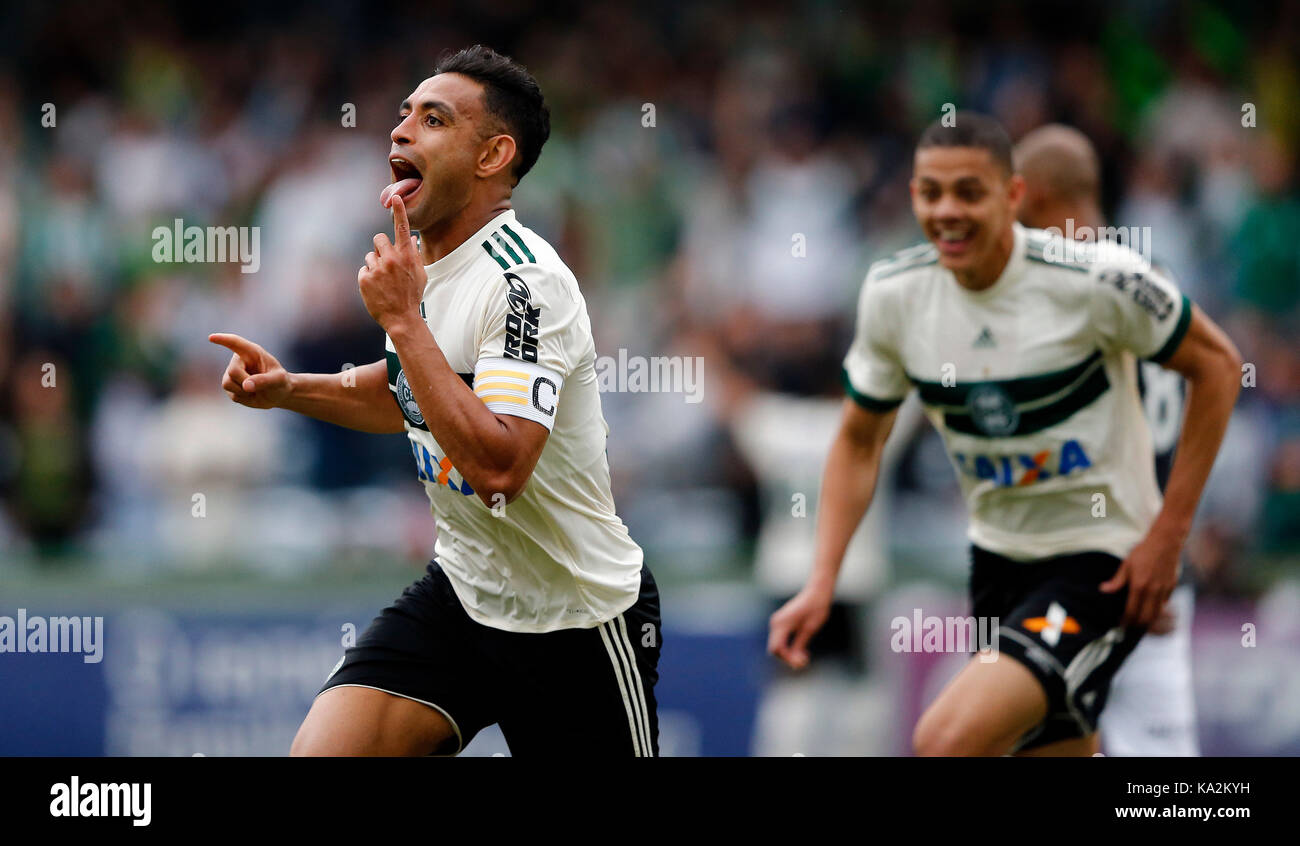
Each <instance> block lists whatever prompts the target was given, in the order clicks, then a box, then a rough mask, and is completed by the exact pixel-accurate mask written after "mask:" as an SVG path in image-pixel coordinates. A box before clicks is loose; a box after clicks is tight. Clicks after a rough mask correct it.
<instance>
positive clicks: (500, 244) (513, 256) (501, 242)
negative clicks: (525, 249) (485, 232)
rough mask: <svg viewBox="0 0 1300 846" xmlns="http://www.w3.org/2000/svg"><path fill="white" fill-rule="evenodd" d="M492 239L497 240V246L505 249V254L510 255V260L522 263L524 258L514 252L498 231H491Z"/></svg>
mask: <svg viewBox="0 0 1300 846" xmlns="http://www.w3.org/2000/svg"><path fill="white" fill-rule="evenodd" d="M492 240H493V241H496V242H497V246H498V247H500V248H501V249H503V250H505V253H506V255H508V256H510V260H511V261H513V262H514V263H515V264H523V263H524V260H523V259H521V258H520V257H519V253H516V252H515V251H514V249H512V248H511V246H510V244H509V243H508V242H507V241H506V239H505V238H502V237H501V235H500V233H497V232H493V233H492Z"/></svg>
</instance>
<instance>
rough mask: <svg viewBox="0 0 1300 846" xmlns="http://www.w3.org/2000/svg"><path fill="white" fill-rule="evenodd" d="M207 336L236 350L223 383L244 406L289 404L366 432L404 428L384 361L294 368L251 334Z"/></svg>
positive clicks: (234, 398)
mask: <svg viewBox="0 0 1300 846" xmlns="http://www.w3.org/2000/svg"><path fill="white" fill-rule="evenodd" d="M208 340H209V341H211V342H212V343H214V344H218V345H220V346H223V347H225V348H226V349H228V350H230V351H231V352H232V353H234V355H232V356H231V359H230V363H229V364H228V365H226V372H225V375H224V376H223V378H222V380H221V387H222V388H224V389H225V391H226V395H227V396H229V397H230V399H231V400H232V401H234V402H237V403H239V404H240V405H246V406H248V407H249V408H285V409H288V410H289V411H296V412H298V413H299V414H305V415H307V416H308V417H315V418H316V419H318V420H324V421H326V422H328V423H334V424H336V425H338V426H344V427H346V428H348V429H357V430H359V431H362V432H372V433H376V434H384V433H389V432H401V431H402V430H403V425H402V413H401V411H400V410H399V409H398V407H397V404H396V403H395V402H393V400H392V398H391V397H390V396H389V395H388V383H387V378H388V377H387V370H386V366H385V364H384V362H383V361H376V362H373V363H371V364H366V365H363V366H361V367H357V368H355V369H354V370H351V371H345V372H343V373H290V372H289V371H287V370H285V369H284V366H283V365H281V364H280V362H279V361H278V360H277V359H276V358H275V356H273V355H271V354H270V353H268V352H267V351H266V350H265V349H263V348H262V347H261V346H259V345H258V344H255V343H253V342H252V341H250V340H248V339H247V338H242V337H240V336H239V335H231V334H226V333H215V334H212V335H209V336H208Z"/></svg>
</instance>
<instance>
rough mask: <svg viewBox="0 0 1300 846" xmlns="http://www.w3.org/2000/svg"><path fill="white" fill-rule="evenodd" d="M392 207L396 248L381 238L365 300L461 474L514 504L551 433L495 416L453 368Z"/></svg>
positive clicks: (402, 223)
mask: <svg viewBox="0 0 1300 846" xmlns="http://www.w3.org/2000/svg"><path fill="white" fill-rule="evenodd" d="M390 202H391V206H392V209H393V235H394V241H393V242H392V243H390V242H389V240H388V237H387V236H386V235H384V234H382V233H381V234H379V235H376V236H375V240H374V243H375V249H374V251H373V252H370V253H368V254H367V255H366V266H365V267H363V268H361V270H360V272H359V273H358V274H357V284H358V286H359V288H360V290H361V298H362V299H363V300H364V301H365V304H366V308H367V310H369V312H370V316H371V317H373V318H374V319H375V322H376V323H378V324H379V325H380V326H382V327H384V331H386V332H387V333H388V337H389V338H390V339H391V340H392V342H393V347H394V349H396V350H397V355H398V358H399V359H400V360H401V362H402V369H403V371H404V372H405V373H406V378H407V380H408V381H409V383H410V385H411V391H412V393H413V394H414V395H415V401H416V403H418V405H419V407H420V408H421V410H423V412H424V415H425V419H426V421H427V423H428V425H429V430H430V431H431V432H433V433H434V436H435V437H437V439H438V443H439V444H440V445H441V446H442V448H443V449H445V450H446V452H447V456H448V457H449V458H450V459H451V461H452V463H453V464H454V466H455V467H456V469H457V470H459V471H460V473H461V475H462V476H463V477H464V478H465V480H466V481H467V482H469V484H470V486H471V487H472V488H473V489H474V492H475V493H476V494H477V495H478V497H479V499H481V500H482V501H483V502H484V503H485V504H487V505H489V506H495V505H498V504H500V499H501V497H504V498H505V501H506V502H512V501H514V500H515V499H516V498H517V497H518V496H519V495H520V493H522V491H523V489H524V486H525V485H526V484H527V483H528V479H529V478H530V477H531V476H532V472H533V469H534V468H535V467H536V466H537V461H538V459H539V458H540V457H541V454H542V448H543V447H544V446H546V439H547V436H548V435H549V433H550V430H549V428H548V427H547V426H546V425H544V424H542V423H539V422H537V421H536V420H535V419H528V418H525V417H519V416H513V415H511V414H496V413H493V412H492V411H491V410H490V409H489V408H488V406H487V405H485V404H484V401H483V400H482V399H480V398H479V396H478V395H477V394H475V393H474V391H473V390H472V389H471V388H470V387H469V386H468V385H466V384H465V383H464V382H463V381H462V380H461V378H460V377H459V376H458V375H457V374H456V371H455V370H453V369H452V368H451V365H449V364H448V363H447V358H446V356H445V355H443V352H442V350H441V349H440V348H439V347H438V344H437V342H436V341H435V340H434V337H433V333H431V332H430V331H429V326H428V324H427V323H425V321H424V318H423V317H422V316H421V315H420V310H419V306H420V295H421V292H422V291H423V289H424V280H425V275H424V267H423V265H422V264H421V262H420V254H419V251H418V248H417V247H416V239H415V238H414V237H412V235H411V225H410V222H409V221H408V220H407V217H406V204H405V202H404V201H403V200H402V198H401V197H400V196H397V195H394V196H393V197H392V198H391V199H390ZM521 272H522V271H521ZM540 340H541V339H539V342H540ZM520 366H522V365H520Z"/></svg>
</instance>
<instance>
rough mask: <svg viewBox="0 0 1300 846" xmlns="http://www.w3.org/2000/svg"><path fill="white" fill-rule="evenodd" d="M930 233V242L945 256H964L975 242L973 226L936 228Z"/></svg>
mask: <svg viewBox="0 0 1300 846" xmlns="http://www.w3.org/2000/svg"><path fill="white" fill-rule="evenodd" d="M932 231H933V232H934V237H933V238H932V239H931V240H932V241H933V242H934V243H935V245H936V246H937V247H938V248H939V252H941V253H943V254H944V255H946V256H959V255H962V254H964V253H965V252H966V251H967V250H968V249H970V245H971V244H972V243H974V241H975V227H973V226H936V227H935V228H934V229H933V230H932Z"/></svg>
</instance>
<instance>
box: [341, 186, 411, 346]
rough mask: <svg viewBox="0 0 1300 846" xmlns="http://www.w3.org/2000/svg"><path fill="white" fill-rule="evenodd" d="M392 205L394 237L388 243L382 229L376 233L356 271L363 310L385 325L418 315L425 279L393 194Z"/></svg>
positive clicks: (399, 203) (403, 213)
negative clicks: (364, 264)
mask: <svg viewBox="0 0 1300 846" xmlns="http://www.w3.org/2000/svg"><path fill="white" fill-rule="evenodd" d="M392 206H393V238H394V241H393V242H392V243H390V242H389V240H388V236H387V235H385V234H384V233H382V232H381V233H379V234H378V235H376V236H375V249H374V250H373V251H372V252H369V253H366V266H365V267H363V268H361V270H360V271H358V273H357V287H358V288H360V290H361V299H362V300H363V301H364V302H365V304H366V311H368V312H370V316H371V317H373V318H374V319H375V322H376V323H378V324H379V325H380V326H382V327H384V328H385V329H388V328H389V327H390V326H391V325H393V323H394V322H396V321H400V320H404V319H410V318H411V317H412V315H415V316H417V317H418V315H419V312H420V299H421V297H422V296H423V295H424V285H425V282H426V281H427V279H428V277H427V276H426V275H425V272H424V263H423V262H422V261H421V260H420V251H419V248H418V247H417V246H416V240H415V236H413V235H411V224H410V223H409V222H408V221H407V219H406V204H405V203H403V202H402V198H401V197H399V196H397V195H396V194H394V195H393V198H392Z"/></svg>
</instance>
